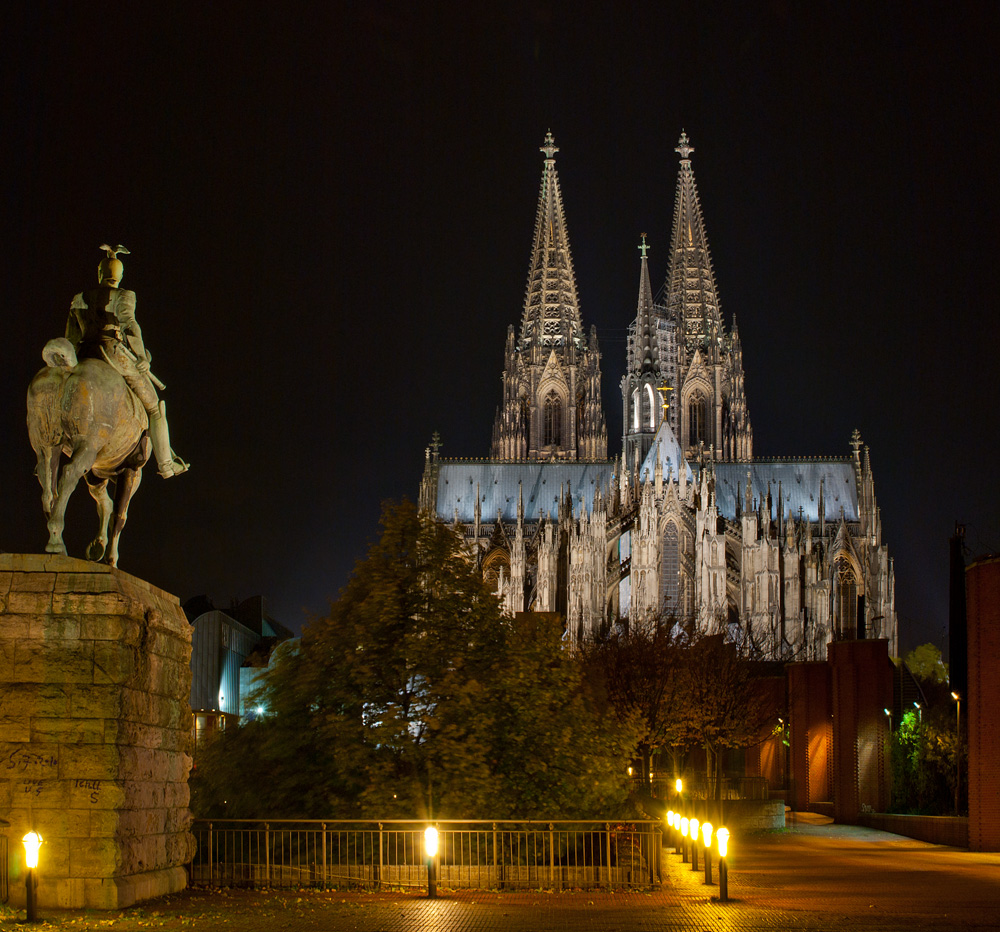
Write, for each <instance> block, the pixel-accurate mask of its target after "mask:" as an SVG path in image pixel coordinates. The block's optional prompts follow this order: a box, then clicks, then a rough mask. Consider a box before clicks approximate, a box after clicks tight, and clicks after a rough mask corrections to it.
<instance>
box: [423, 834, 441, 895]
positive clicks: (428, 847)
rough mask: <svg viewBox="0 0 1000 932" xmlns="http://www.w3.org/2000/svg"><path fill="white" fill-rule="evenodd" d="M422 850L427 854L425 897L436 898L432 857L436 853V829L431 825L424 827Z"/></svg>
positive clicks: (435, 876) (434, 868)
mask: <svg viewBox="0 0 1000 932" xmlns="http://www.w3.org/2000/svg"><path fill="white" fill-rule="evenodd" d="M424 851H425V852H426V854H427V899H429V900H433V899H436V898H437V869H436V868H437V865H436V864H435V861H434V859H435V858H436V857H437V853H438V830H437V829H436V828H435V827H434V826H433V825H428V826H427V828H425V829H424Z"/></svg>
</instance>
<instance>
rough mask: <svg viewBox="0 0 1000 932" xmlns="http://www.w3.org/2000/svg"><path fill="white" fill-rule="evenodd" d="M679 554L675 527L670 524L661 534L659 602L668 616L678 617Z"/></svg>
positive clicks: (679, 612)
mask: <svg viewBox="0 0 1000 932" xmlns="http://www.w3.org/2000/svg"><path fill="white" fill-rule="evenodd" d="M679 570H680V552H679V548H678V536H677V525H676V524H673V523H670V524H668V525H667V529H666V530H665V531H664V532H663V560H662V563H661V564H660V602H661V603H662V605H663V608H664V611H665V612H666V613H667V614H668V615H680V614H681V604H680V592H679V591H678V588H679V587H678V572H679Z"/></svg>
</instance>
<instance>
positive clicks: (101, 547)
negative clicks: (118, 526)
mask: <svg viewBox="0 0 1000 932" xmlns="http://www.w3.org/2000/svg"><path fill="white" fill-rule="evenodd" d="M84 478H86V480H87V488H88V489H89V490H90V495H91V497H92V498H93V499H94V501H95V502H97V520H98V530H97V537H95V538H94V539H93V540H92V541H91V542H90V545H89V546H88V547H87V559H88V560H93V561H94V562H95V563H97V562H99V561H100V560H101V559H102V558H103V557H104V552H105V550H106V549H107V546H108V522H109V521H110V519H111V511H112V504H111V496H110V495H108V480H107V479H101V478H99V477H97V476H95V475H94V474H93V473H92V472H88V473H87V475H86V476H85V477H84Z"/></svg>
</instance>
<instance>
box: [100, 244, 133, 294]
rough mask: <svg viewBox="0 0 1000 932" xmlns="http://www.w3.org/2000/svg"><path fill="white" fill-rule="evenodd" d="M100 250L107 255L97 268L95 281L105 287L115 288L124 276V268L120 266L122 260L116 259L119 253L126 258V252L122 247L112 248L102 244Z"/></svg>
mask: <svg viewBox="0 0 1000 932" xmlns="http://www.w3.org/2000/svg"><path fill="white" fill-rule="evenodd" d="M100 248H101V249H103V250H104V251H105V252H106V253H107V255H106V256H105V257H104V258H103V259H101V264H100V265H98V266H97V281H98V282H99V283H100V284H102V285H107V286H108V287H109V288H117V287H118V283H119V282H120V281H121V280H122V276H123V275H124V274H125V266H124V265H123V264H122V260H121V259H119V258H118V254H119V253H121V254H122V255H123V256H127V255H128V250H127V249H126V248H125V247H124V246H115V247H114V248H112V247H111V246H108V245H106V244H103V245H102V246H101V247H100Z"/></svg>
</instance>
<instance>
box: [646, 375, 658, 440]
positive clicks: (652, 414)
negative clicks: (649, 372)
mask: <svg viewBox="0 0 1000 932" xmlns="http://www.w3.org/2000/svg"><path fill="white" fill-rule="evenodd" d="M646 402H647V404H648V417H649V421H648V423H649V429H650V430H655V429H656V396H655V393H654V392H653V386H652V385H650V384H649V382H647V383H646Z"/></svg>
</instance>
